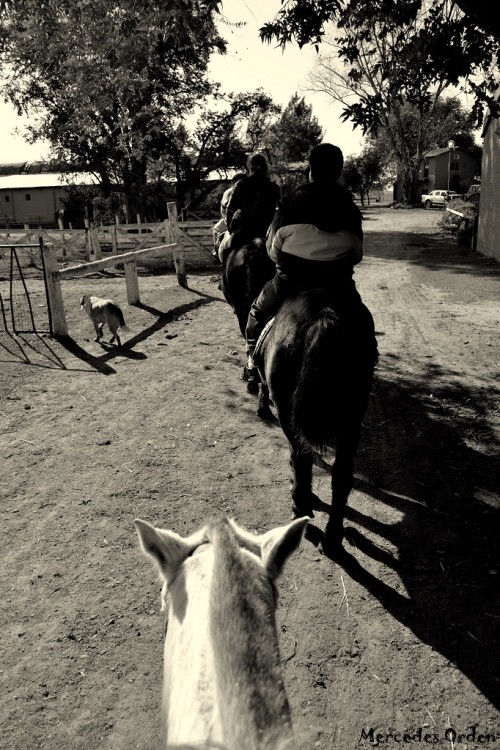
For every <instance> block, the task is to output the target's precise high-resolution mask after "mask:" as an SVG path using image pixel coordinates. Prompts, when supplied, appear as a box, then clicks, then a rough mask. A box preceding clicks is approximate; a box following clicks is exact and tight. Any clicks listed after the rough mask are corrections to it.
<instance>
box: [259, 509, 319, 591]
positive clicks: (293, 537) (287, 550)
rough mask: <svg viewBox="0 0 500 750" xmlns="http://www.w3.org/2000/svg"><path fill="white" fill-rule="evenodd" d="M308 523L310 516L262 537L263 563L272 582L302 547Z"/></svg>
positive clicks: (279, 527) (298, 519)
mask: <svg viewBox="0 0 500 750" xmlns="http://www.w3.org/2000/svg"><path fill="white" fill-rule="evenodd" d="M308 521H309V517H308V516H305V517H304V518H297V519H296V520H295V521H292V523H289V524H288V526H278V528H276V529H271V531H268V532H267V534H264V536H263V537H262V540H261V545H262V547H261V548H262V562H263V563H264V566H265V568H266V570H267V572H268V574H269V576H270V577H271V579H272V580H274V579H275V578H277V577H278V576H279V574H280V573H281V571H282V569H283V565H284V564H285V562H286V560H287V559H288V558H289V557H290V555H291V554H292V552H294V551H295V550H296V549H297V547H298V546H299V545H300V542H301V541H302V535H303V533H304V529H305V528H306V526H307V522H308Z"/></svg>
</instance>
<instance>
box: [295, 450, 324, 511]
mask: <svg viewBox="0 0 500 750" xmlns="http://www.w3.org/2000/svg"><path fill="white" fill-rule="evenodd" d="M290 466H291V469H292V478H291V482H290V493H291V495H292V513H293V515H294V516H295V517H297V518H300V517H301V516H309V517H310V518H314V513H313V504H314V503H315V502H317V500H318V497H317V496H316V495H315V494H314V493H313V491H312V467H313V456H312V453H311V452H310V451H308V450H305V449H304V448H303V447H302V446H300V445H297V444H296V443H295V442H294V443H292V442H290Z"/></svg>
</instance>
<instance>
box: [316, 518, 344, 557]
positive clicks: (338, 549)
mask: <svg viewBox="0 0 500 750" xmlns="http://www.w3.org/2000/svg"><path fill="white" fill-rule="evenodd" d="M343 539H344V530H343V528H341V529H340V531H338V530H334V529H332V528H328V524H327V526H326V529H325V531H324V534H323V539H322V540H321V550H322V552H323V554H324V555H326V556H327V557H330V558H331V559H332V560H333V559H335V558H339V557H340V555H341V554H342V552H343V551H344V548H343V547H342V541H343Z"/></svg>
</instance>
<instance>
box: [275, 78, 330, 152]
mask: <svg viewBox="0 0 500 750" xmlns="http://www.w3.org/2000/svg"><path fill="white" fill-rule="evenodd" d="M322 137H323V131H322V129H321V127H320V125H319V122H318V120H317V118H316V117H314V115H313V112H312V107H311V106H310V105H308V104H306V103H305V101H304V97H299V96H298V94H297V93H295V94H293V96H292V98H291V99H290V101H289V102H288V104H287V105H286V107H285V109H284V110H283V112H282V113H281V115H280V117H279V118H278V119H277V120H276V121H275V122H274V123H273V124H271V125H270V127H269V128H268V131H267V133H264V134H263V139H262V140H263V142H264V143H265V144H266V146H267V148H268V149H269V152H270V155H271V157H272V160H273V163H278V164H283V163H287V162H300V161H303V160H305V159H307V157H308V156H309V152H310V151H311V149H312V148H313V147H314V146H317V145H318V144H319V143H321V140H322Z"/></svg>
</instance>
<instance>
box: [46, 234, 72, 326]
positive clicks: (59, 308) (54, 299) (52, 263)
mask: <svg viewBox="0 0 500 750" xmlns="http://www.w3.org/2000/svg"><path fill="white" fill-rule="evenodd" d="M41 249H42V253H43V259H44V262H45V272H46V275H47V276H46V278H47V297H48V299H49V305H50V314H51V317H52V331H53V333H54V336H67V335H68V324H67V323H66V312H65V310H64V302H63V297H62V291H61V281H60V279H59V266H58V265H57V255H56V251H55V249H54V247H53V246H52V245H44V244H43V243H41Z"/></svg>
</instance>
